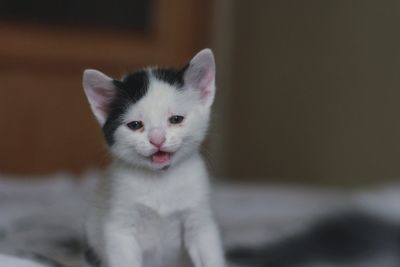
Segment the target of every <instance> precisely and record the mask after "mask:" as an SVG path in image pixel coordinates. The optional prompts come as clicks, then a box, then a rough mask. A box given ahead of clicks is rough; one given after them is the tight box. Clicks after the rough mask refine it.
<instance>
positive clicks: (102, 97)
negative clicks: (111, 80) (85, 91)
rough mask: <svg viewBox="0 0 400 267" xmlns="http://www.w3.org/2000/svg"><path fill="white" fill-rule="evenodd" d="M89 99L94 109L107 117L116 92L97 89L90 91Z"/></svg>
mask: <svg viewBox="0 0 400 267" xmlns="http://www.w3.org/2000/svg"><path fill="white" fill-rule="evenodd" d="M89 97H90V101H91V104H92V105H93V107H94V108H95V109H96V110H98V111H99V112H101V113H102V115H103V116H107V114H108V111H109V106H108V105H109V104H110V103H111V101H112V99H113V97H114V90H109V89H106V88H102V87H96V88H93V89H92V90H90V91H89Z"/></svg>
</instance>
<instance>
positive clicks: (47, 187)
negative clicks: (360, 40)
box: [0, 172, 400, 267]
mask: <svg viewBox="0 0 400 267" xmlns="http://www.w3.org/2000/svg"><path fill="white" fill-rule="evenodd" d="M98 174H99V173H97V172H88V173H86V174H85V175H83V176H84V177H83V179H80V180H76V179H75V180H73V179H71V178H73V177H71V176H70V175H66V174H59V175H54V176H52V177H46V178H47V179H45V180H42V181H39V182H15V180H14V179H11V178H12V177H6V176H3V177H0V253H3V255H0V266H2V267H4V266H6V267H7V266H13V267H19V266H21V267H24V266H26V267H29V266H32V267H35V266H39V265H37V264H36V265H34V264H35V263H34V262H32V264H31V265H23V264H27V263H28V262H29V261H27V260H21V261H18V263H17V262H16V263H15V264H14V265H13V264H12V260H14V259H12V258H9V257H7V256H5V255H15V256H17V257H22V258H42V259H45V261H47V260H46V259H47V258H49V259H50V260H56V261H58V262H62V263H63V264H65V265H66V266H79V265H80V264H79V260H80V257H79V256H80V253H81V245H82V243H81V237H82V222H83V220H84V216H85V209H86V204H85V203H86V201H87V196H88V192H89V191H88V190H91V188H92V187H93V185H94V182H95V180H96V179H98V176H99V175H98ZM24 181H27V179H25V180H24ZM212 197H213V198H212V199H213V202H212V203H213V206H214V209H215V214H216V217H217V219H218V222H219V223H220V226H221V231H222V235H223V240H224V243H225V246H226V247H227V248H228V247H231V246H234V245H237V244H241V245H244V244H257V243H259V242H273V241H274V240H277V239H279V238H282V237H284V236H287V235H290V234H291V233H294V232H296V231H300V230H301V229H303V228H304V227H306V226H307V225H309V224H310V223H311V222H313V221H315V220H316V218H318V217H319V216H321V215H324V214H326V213H332V212H334V211H335V210H342V209H363V210H365V211H368V212H371V213H373V214H377V215H379V216H383V217H385V218H389V219H392V220H396V221H400V205H399V204H400V187H399V186H395V185H391V186H389V185H388V186H384V187H380V188H371V189H365V190H357V191H343V190H342V191H341V190H334V189H327V188H307V187H298V186H283V185H282V186H278V185H246V186H244V185H231V184H217V185H216V186H215V187H214V192H213V196H212ZM10 262H11V263H10ZM7 264H9V265H7ZM10 264H11V265H10Z"/></svg>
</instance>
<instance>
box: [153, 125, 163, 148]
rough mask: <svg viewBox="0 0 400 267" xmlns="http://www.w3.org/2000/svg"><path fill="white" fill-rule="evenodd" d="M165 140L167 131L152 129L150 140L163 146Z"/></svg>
mask: <svg viewBox="0 0 400 267" xmlns="http://www.w3.org/2000/svg"><path fill="white" fill-rule="evenodd" d="M165 140H166V138H165V132H164V131H163V130H162V129H159V128H154V129H151V130H150V132H149V141H150V143H151V144H153V145H154V146H156V147H161V146H162V144H164V142H165Z"/></svg>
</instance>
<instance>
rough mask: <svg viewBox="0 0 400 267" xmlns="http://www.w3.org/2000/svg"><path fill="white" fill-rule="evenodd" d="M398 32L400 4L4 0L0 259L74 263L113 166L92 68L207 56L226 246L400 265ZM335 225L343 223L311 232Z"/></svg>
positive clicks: (0, 11)
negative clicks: (88, 85) (89, 213)
mask: <svg viewBox="0 0 400 267" xmlns="http://www.w3.org/2000/svg"><path fill="white" fill-rule="evenodd" d="M399 25H400V1H397V0H380V1H377V0H363V1H356V0H336V1H319V0H291V1H289V0H267V1H262V0H259V1H257V0H251V1H240V0H198V1H196V0H168V1H167V0H114V1H112V2H111V1H106V0H40V1H28V0H0V180H1V183H0V205H1V216H0V253H7V254H13V255H14V254H16V255H20V254H18V253H10V251H11V252H13V251H14V252H15V251H17V252H18V251H30V252H32V251H33V252H34V253H39V254H40V255H47V256H48V257H49V258H51V259H56V260H60V261H64V262H68V264H66V265H65V266H70V267H76V266H78V264H77V262H78V259H80V258H79V257H80V255H81V253H82V243H81V237H82V233H81V230H82V229H81V225H82V221H81V220H82V218H84V214H86V210H85V208H86V207H85V203H86V201H85V200H86V198H87V195H88V192H90V191H91V189H92V186H93V183H92V181H95V180H97V179H98V177H99V175H100V174H101V170H102V168H104V167H105V166H106V165H107V163H108V162H109V157H108V156H107V148H106V146H105V144H104V141H103V137H102V133H101V130H100V128H99V126H98V124H97V122H96V120H95V119H94V116H93V115H92V113H91V111H90V108H89V105H88V103H87V101H86V97H85V96H84V93H83V89H82V85H81V77H82V72H83V70H84V69H85V68H95V69H99V70H101V71H103V72H105V73H108V74H110V75H112V76H113V77H116V78H118V77H120V76H122V75H123V74H124V73H125V72H127V71H131V70H135V69H137V68H141V67H144V66H148V65H158V66H173V67H180V66H183V65H185V64H186V63H187V62H188V61H189V60H190V59H191V58H192V56H193V55H194V54H195V53H196V52H198V51H199V50H201V49H202V48H204V47H211V48H212V49H213V50H214V52H215V55H216V60H217V85H218V89H217V98H216V103H215V106H214V113H213V119H212V126H211V130H210V133H209V137H208V139H207V141H206V142H205V145H204V149H203V152H204V156H205V158H206V160H207V163H208V165H209V168H210V171H211V173H212V174H213V176H215V177H216V178H218V181H223V182H222V183H218V184H217V185H216V187H215V195H214V197H213V198H212V203H213V204H215V210H216V212H215V213H216V215H217V220H218V222H219V224H220V225H221V232H222V236H223V241H224V245H225V248H227V249H229V248H231V247H237V246H250V245H260V244H264V243H265V242H267V243H268V244H275V246H272V248H271V249H268V246H267V249H266V250H258V251H259V254H262V255H261V256H262V257H264V256H265V255H266V256H265V259H264V261H263V262H264V263H265V266H274V267H282V266H285V267H288V266H296V267H299V266H300V265H298V263H299V262H298V261H300V260H302V261H303V262H307V261H308V260H309V261H310V262H314V260H315V259H316V260H318V261H320V260H326V262H329V263H330V262H332V259H333V261H335V259H336V260H339V262H342V261H343V262H345V261H346V260H345V258H346V257H347V256H349V257H348V259H347V260H348V261H346V262H350V263H351V264H350V265H345V266H347V267H348V266H352V267H356V266H362V267H366V266H373V267H386V266H390V267H397V266H400V257H399V256H398V251H399V249H400V237H399V232H400V230H399V229H400V186H399V184H398V182H399V180H398V178H399V177H400V164H399V162H400V142H399V141H398V140H399V137H400V122H399V121H400V120H399V117H400V116H399V115H400V105H399V100H400V75H399V74H400V34H399ZM88 170H92V171H88ZM77 177H80V178H82V179H77ZM40 178H46V179H40ZM16 181H17V182H16ZM20 181H24V182H23V183H20ZM26 181H35V183H26ZM36 182H38V183H36ZM260 182H262V183H263V184H264V185H263V186H260V185H259V183H260ZM343 210H345V211H347V212H348V211H350V213H348V214H347V215H344V216H342V215H341V213H339V212H338V211H341V212H343ZM360 211H361V216H359V213H358V212H360ZM364 212H365V213H367V214H368V215H365V214H363V213H364ZM327 214H328V215H332V214H336V215H337V214H339V215H337V216H338V218H339V219H338V220H337V219H334V220H333V223H331V222H330V221H329V220H328V222H327V223H326V222H324V221H322V222H320V223H318V222H319V218H320V217H321V216H322V217H324V216H325V215H327ZM349 214H350V215H349ZM357 214H358V215H357ZM370 215H372V218H371V217H370ZM381 220H383V221H381ZM386 220H388V221H389V223H388V222H387V221H386ZM67 224H68V225H67ZM359 226H363V227H359ZM305 229H306V230H307V229H308V231H306V232H304V230H305ZM371 233H373V234H371ZM286 237H289V239H285V238H286ZM309 237H310V238H309ZM282 240H283V241H282ZM377 240H378V241H379V242H377ZM292 241H294V247H295V249H293V242H292ZM308 241H311V244H310V243H309V244H307V242H308ZM299 247H300V248H302V249H304V251H302V250H299V252H298V250H297V248H299ZM359 248H362V249H365V250H364V251H361V250H362V249H359ZM12 249H14V250H12ZM374 251H375V252H376V253H375V252H374ZM233 252H235V250H233ZM233 252H232V254H230V255H231V256H232V257H234V258H235V257H236V258H239V259H240V258H241V257H242V256H243V255H249V254H246V253H249V252H248V251H247V252H246V251H240V250H239V251H237V250H236V254H235V253H233ZM303 252H304V253H303ZM329 252H332V253H333V258H331V257H330V254H329ZM373 252H374V253H373ZM243 253H244V254H243ZM292 253H295V255H293V254H292ZM296 253H297V254H296ZM312 253H316V255H315V256H313V255H312ZM318 253H319V254H318ZM341 253H342V254H341ZM372 254H374V255H384V256H387V255H389V254H390V255H394V256H393V257H394V258H395V259H396V260H397V261H394V262H393V264H392V265H383V264H382V260H386V258H384V257H377V260H378V263H376V262H373V263H372V265H371V264H370V263H371V260H370V258H369V256H370V255H372ZM250 255H253V254H251V253H250ZM299 255H300V256H299ZM0 256H1V254H0ZM253 256H254V255H253ZM275 256H276V257H275ZM302 257H303V258H302ZM304 257H306V258H304ZM307 257H310V258H311V259H307ZM324 257H325V259H324ZM335 257H336V258H335ZM243 258H245V257H243ZM250 258H251V257H250ZM253 258H254V257H253ZM269 259H273V260H275V261H277V262H280V263H281V264H283V265H279V263H275V264H272V263H269V265H267V264H266V262H267V261H265V260H269ZM287 260H289V261H291V262H290V263H288V262H287ZM358 260H361V261H363V260H365V261H364V262H362V263H361V265H355V264H354V262H355V261H358ZM0 262H1V260H0ZM367 263H368V264H369V265H367ZM375 263H376V264H375ZM12 266H15V265H12ZM301 266H307V267H308V266H314V267H315V266H336V265H301Z"/></svg>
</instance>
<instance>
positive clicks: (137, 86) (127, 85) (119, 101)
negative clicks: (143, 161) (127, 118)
mask: <svg viewBox="0 0 400 267" xmlns="http://www.w3.org/2000/svg"><path fill="white" fill-rule="evenodd" d="M113 83H114V85H115V87H116V90H117V93H116V96H115V98H114V100H113V101H112V102H111V104H110V108H109V115H108V118H107V120H106V122H105V124H104V126H103V133H104V136H105V139H106V141H107V143H108V144H109V145H112V144H113V143H114V132H115V130H116V129H117V128H118V127H119V126H120V125H121V124H122V121H121V116H122V115H123V114H124V113H125V112H126V109H127V108H128V107H129V106H130V105H132V104H134V103H136V102H138V101H139V100H140V99H141V98H142V97H143V96H144V95H145V94H146V93H147V90H148V85H149V76H148V73H147V72H146V71H145V70H142V71H138V72H135V73H132V74H129V75H127V76H126V77H125V78H124V79H123V80H122V81H117V80H114V81H113Z"/></svg>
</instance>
